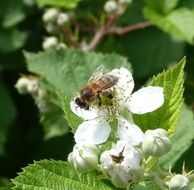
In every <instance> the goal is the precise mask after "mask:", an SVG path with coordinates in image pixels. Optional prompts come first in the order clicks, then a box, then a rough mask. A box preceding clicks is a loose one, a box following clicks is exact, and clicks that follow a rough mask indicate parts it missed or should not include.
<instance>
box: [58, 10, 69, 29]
mask: <svg viewBox="0 0 194 190" xmlns="http://www.w3.org/2000/svg"><path fill="white" fill-rule="evenodd" d="M68 22H69V15H68V14H67V13H60V14H59V15H58V17H57V24H58V25H59V26H62V25H65V24H67V23H68Z"/></svg>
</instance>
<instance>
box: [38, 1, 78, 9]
mask: <svg viewBox="0 0 194 190" xmlns="http://www.w3.org/2000/svg"><path fill="white" fill-rule="evenodd" d="M79 1H81V0H37V3H38V5H39V6H40V7H44V6H54V7H59V8H66V9H73V8H75V7H76V6H77V4H78V3H79Z"/></svg>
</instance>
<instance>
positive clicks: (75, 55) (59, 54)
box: [25, 49, 130, 97]
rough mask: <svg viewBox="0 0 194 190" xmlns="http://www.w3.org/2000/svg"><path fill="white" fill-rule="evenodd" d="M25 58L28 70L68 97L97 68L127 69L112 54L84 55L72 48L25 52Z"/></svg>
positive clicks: (120, 59) (121, 60)
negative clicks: (35, 52) (36, 52)
mask: <svg viewBox="0 0 194 190" xmlns="http://www.w3.org/2000/svg"><path fill="white" fill-rule="evenodd" d="M25 57H26V61H27V64H28V69H29V71H31V72H34V73H36V74H38V75H40V76H41V77H42V78H44V79H45V80H46V81H47V82H48V83H50V84H51V85H52V86H53V87H55V89H56V90H57V91H59V92H60V93H64V94H65V95H67V96H70V97H71V96H75V94H76V92H78V91H79V90H80V89H81V88H82V86H83V85H85V84H86V83H87V81H88V79H89V77H90V76H91V75H92V73H93V72H94V71H95V70H96V68H97V67H98V66H100V65H103V66H104V68H105V71H106V69H107V70H108V71H110V70H111V69H113V68H115V67H117V68H118V67H122V66H124V67H126V68H128V69H130V64H129V63H128V62H127V61H126V59H125V58H123V57H120V56H118V55H116V54H105V55H103V54H101V53H85V52H82V51H80V50H75V49H60V50H56V51H48V52H40V53H38V54H34V53H25Z"/></svg>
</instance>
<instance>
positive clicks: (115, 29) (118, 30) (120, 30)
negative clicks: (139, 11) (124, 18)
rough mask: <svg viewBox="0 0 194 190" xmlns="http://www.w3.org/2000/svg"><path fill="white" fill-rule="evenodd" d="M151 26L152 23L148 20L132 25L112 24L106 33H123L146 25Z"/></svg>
mask: <svg viewBox="0 0 194 190" xmlns="http://www.w3.org/2000/svg"><path fill="white" fill-rule="evenodd" d="M150 26H153V24H152V23H151V22H150V21H146V22H141V23H138V24H134V25H129V26H125V27H119V26H113V27H111V28H109V30H107V34H117V35H123V34H125V33H128V32H132V31H135V30H140V29H144V28H147V27H150Z"/></svg>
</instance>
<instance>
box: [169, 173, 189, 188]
mask: <svg viewBox="0 0 194 190" xmlns="http://www.w3.org/2000/svg"><path fill="white" fill-rule="evenodd" d="M168 187H169V189H170V190H188V189H189V179H188V178H187V177H186V176H184V175H181V174H176V175H175V176H173V177H172V178H171V180H170V181H169V182H168Z"/></svg>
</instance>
